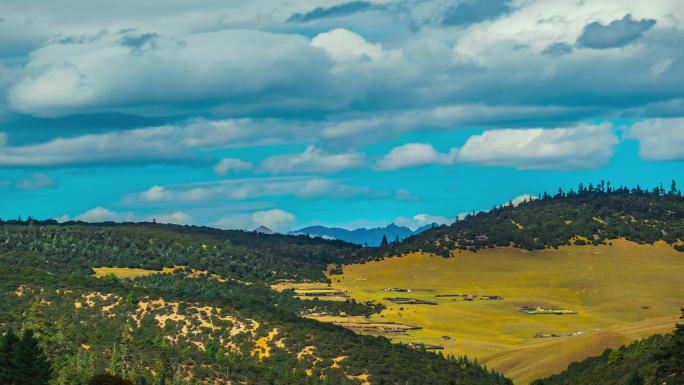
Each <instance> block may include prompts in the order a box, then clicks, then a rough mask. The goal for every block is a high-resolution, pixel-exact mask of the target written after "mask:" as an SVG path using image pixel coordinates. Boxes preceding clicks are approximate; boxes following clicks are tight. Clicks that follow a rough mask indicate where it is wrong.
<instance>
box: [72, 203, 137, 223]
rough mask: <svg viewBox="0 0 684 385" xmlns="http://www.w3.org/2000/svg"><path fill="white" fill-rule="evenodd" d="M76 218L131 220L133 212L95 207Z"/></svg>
mask: <svg viewBox="0 0 684 385" xmlns="http://www.w3.org/2000/svg"><path fill="white" fill-rule="evenodd" d="M76 220H79V221H83V222H93V223H98V222H133V221H135V214H134V213H133V212H130V211H126V212H117V211H112V210H109V209H107V208H104V207H100V206H98V207H95V208H92V209H90V210H88V211H86V212H84V213H82V214H79V215H77V216H76Z"/></svg>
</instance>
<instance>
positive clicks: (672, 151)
mask: <svg viewBox="0 0 684 385" xmlns="http://www.w3.org/2000/svg"><path fill="white" fill-rule="evenodd" d="M626 137H627V138H630V139H636V140H638V141H639V155H640V156H641V157H642V158H643V159H647V160H676V159H684V118H663V119H648V120H644V121H641V122H637V123H634V124H633V125H632V126H631V127H630V128H629V129H628V130H627V132H626Z"/></svg>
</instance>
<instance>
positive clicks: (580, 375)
mask: <svg viewBox="0 0 684 385" xmlns="http://www.w3.org/2000/svg"><path fill="white" fill-rule="evenodd" d="M680 319H681V320H684V309H682V316H681V317H680ZM574 384H593V385H612V384H628V385H632V384H634V385H636V384H659V385H681V384H684V325H682V324H678V325H677V327H676V329H675V331H674V332H673V333H671V334H668V335H664V336H663V335H655V336H652V337H649V338H645V339H641V340H638V341H636V342H634V343H632V344H630V345H628V346H621V347H620V348H618V349H606V350H605V351H604V352H603V354H601V355H599V356H596V357H591V358H587V359H585V360H582V361H581V362H575V363H573V364H572V365H570V367H568V369H567V370H565V371H563V372H562V373H560V374H557V375H554V376H551V377H548V378H546V379H541V380H537V381H534V382H533V385H574Z"/></svg>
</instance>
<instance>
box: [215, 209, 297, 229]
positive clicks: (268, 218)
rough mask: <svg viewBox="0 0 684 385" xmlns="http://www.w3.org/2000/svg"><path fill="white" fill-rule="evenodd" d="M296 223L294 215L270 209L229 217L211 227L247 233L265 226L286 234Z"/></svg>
mask: <svg viewBox="0 0 684 385" xmlns="http://www.w3.org/2000/svg"><path fill="white" fill-rule="evenodd" d="M296 223H297V218H296V217H295V215H294V214H292V213H290V212H287V211H284V210H280V209H271V210H265V211H255V212H253V213H248V214H237V215H233V216H229V217H226V218H222V219H220V220H218V221H216V222H214V223H213V225H214V226H216V227H219V228H222V229H240V230H248V231H251V230H254V229H255V228H257V227H259V226H266V227H268V228H269V229H271V230H273V231H275V232H278V233H287V232H288V231H289V230H291V229H292V228H293V227H294V225H295V224H296Z"/></svg>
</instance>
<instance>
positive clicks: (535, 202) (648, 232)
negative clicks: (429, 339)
mask: <svg viewBox="0 0 684 385" xmlns="http://www.w3.org/2000/svg"><path fill="white" fill-rule="evenodd" d="M620 237H623V238H626V239H628V240H632V241H635V242H639V243H651V242H655V241H657V240H664V241H666V242H668V243H669V244H672V245H673V247H675V248H677V250H680V251H684V245H683V243H682V241H684V199H683V198H682V193H681V191H680V190H679V189H677V187H676V184H675V183H674V182H673V183H672V185H671V186H670V188H669V189H668V190H666V189H664V188H663V187H661V186H658V187H656V188H654V189H651V190H644V189H642V188H640V187H639V186H637V187H635V188H632V189H629V188H626V187H619V188H612V187H611V186H610V184H609V183H604V182H601V183H599V184H597V185H596V186H594V185H591V184H589V185H588V186H585V185H582V184H580V186H579V187H578V189H577V190H574V189H572V190H570V191H569V192H564V191H562V190H559V191H558V192H557V193H556V194H554V195H551V194H548V193H544V194H541V195H540V196H539V197H538V198H537V199H530V200H527V201H526V202H523V203H521V204H519V205H513V204H506V205H502V206H499V207H494V208H493V209H492V210H490V211H487V212H480V213H477V214H474V215H468V216H466V217H465V218H464V219H462V220H458V221H456V222H455V223H453V224H452V225H450V226H442V227H439V228H434V229H430V230H428V231H426V232H424V233H422V234H419V235H416V236H413V237H409V238H407V239H406V240H404V241H403V242H401V243H398V244H397V243H395V244H390V245H389V246H387V247H385V248H384V249H383V250H381V251H380V253H381V254H383V255H397V254H402V253H407V252H411V251H418V250H423V251H426V252H432V253H435V254H439V255H443V256H448V255H449V250H454V249H466V250H474V251H476V250H478V249H481V248H486V247H496V246H514V247H519V248H524V249H529V250H534V249H543V248H546V247H558V246H560V245H568V244H578V245H581V244H601V243H604V242H606V240H609V239H615V238H620Z"/></svg>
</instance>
